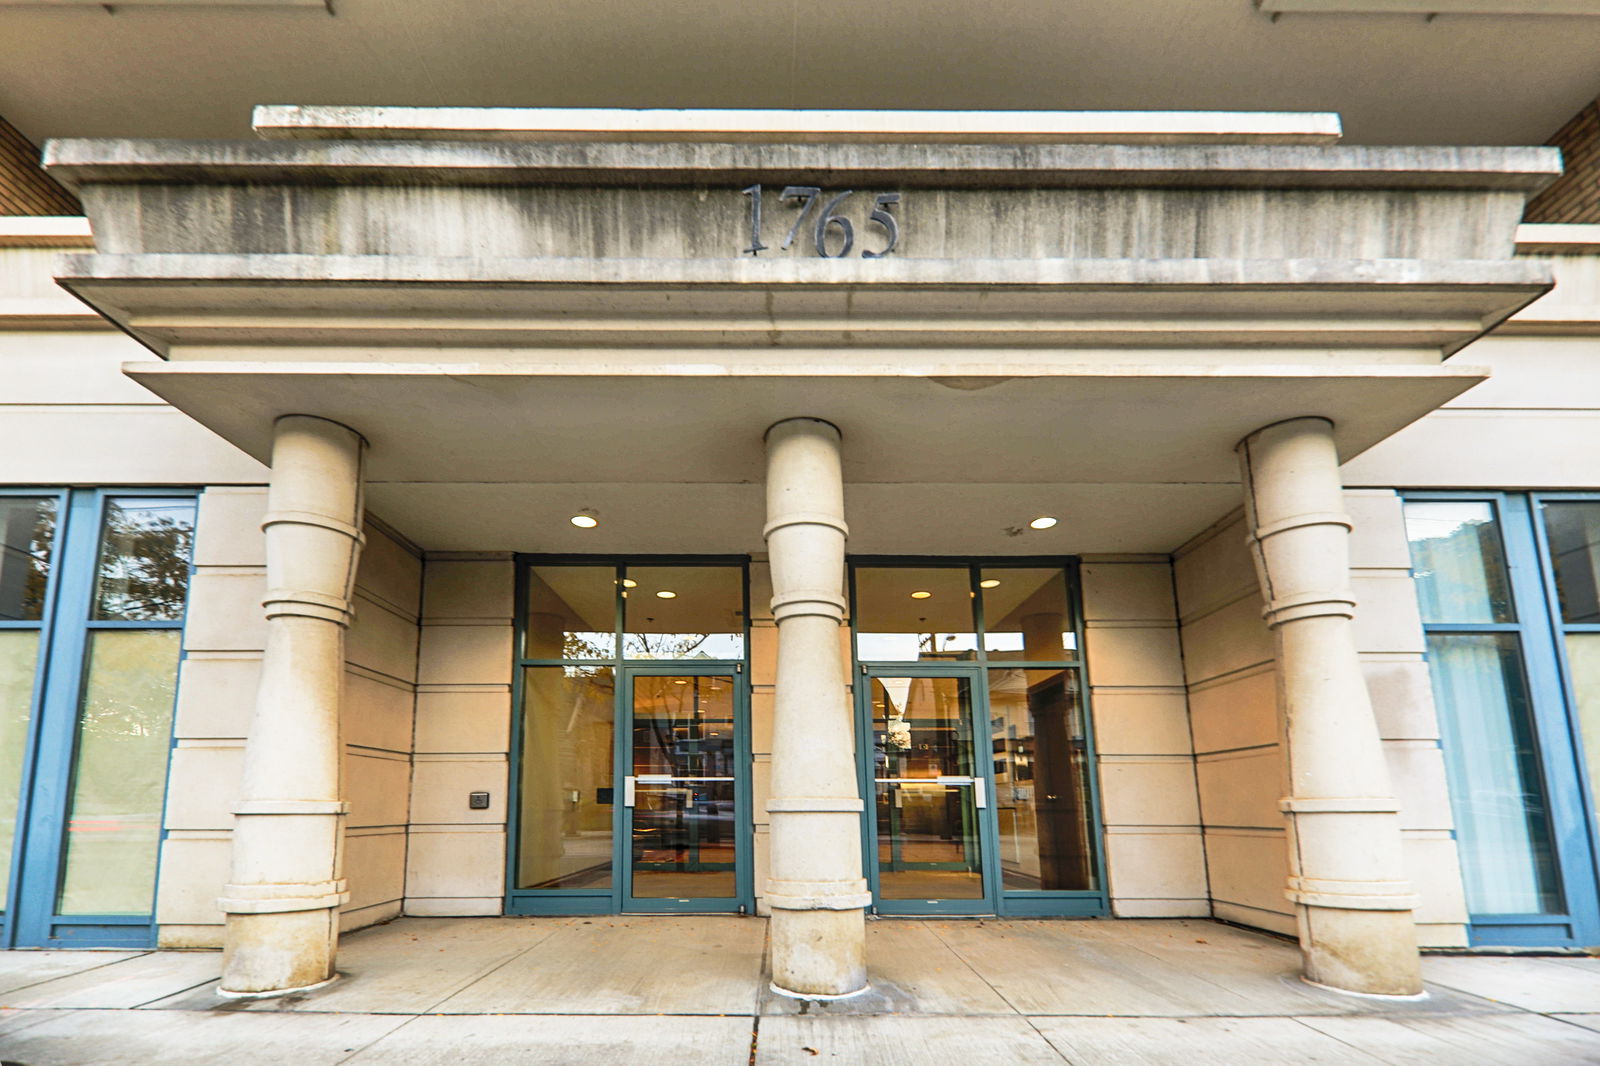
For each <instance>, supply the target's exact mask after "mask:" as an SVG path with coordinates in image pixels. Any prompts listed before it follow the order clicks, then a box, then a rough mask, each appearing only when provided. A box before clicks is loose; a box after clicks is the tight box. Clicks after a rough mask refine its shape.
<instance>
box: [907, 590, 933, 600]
mask: <svg viewBox="0 0 1600 1066" xmlns="http://www.w3.org/2000/svg"><path fill="white" fill-rule="evenodd" d="M932 595H933V593H931V592H927V591H925V590H923V589H918V590H917V591H915V592H913V593H912V594H911V598H912V599H914V600H925V599H928V598H929V597H930V596H932Z"/></svg>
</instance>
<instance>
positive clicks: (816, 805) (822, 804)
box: [767, 796, 866, 814]
mask: <svg viewBox="0 0 1600 1066" xmlns="http://www.w3.org/2000/svg"><path fill="white" fill-rule="evenodd" d="M865 807H866V805H865V804H864V803H862V802H861V801H860V800H859V799H855V798H853V797H849V796H781V797H773V798H772V799H769V800H767V813H768V814H806V813H811V814H825V813H839V814H860V813H861V812H862V811H863V810H864V809H865Z"/></svg>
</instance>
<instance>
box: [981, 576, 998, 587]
mask: <svg viewBox="0 0 1600 1066" xmlns="http://www.w3.org/2000/svg"><path fill="white" fill-rule="evenodd" d="M978 587H979V588H980V589H997V588H999V587H1000V579H999V578H997V577H986V578H984V579H983V580H982V581H980V582H978Z"/></svg>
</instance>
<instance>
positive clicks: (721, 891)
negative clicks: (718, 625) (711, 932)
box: [619, 666, 751, 912]
mask: <svg viewBox="0 0 1600 1066" xmlns="http://www.w3.org/2000/svg"><path fill="white" fill-rule="evenodd" d="M739 680H740V679H739V678H738V677H737V676H736V675H735V674H734V673H732V672H716V670H714V669H710V670H706V672H700V671H699V670H696V669H695V668H694V667H689V666H674V667H653V668H645V669H638V668H636V669H630V670H628V671H627V672H626V683H627V689H626V695H625V700H624V711H625V717H626V721H625V723H624V727H623V729H621V730H620V731H619V733H620V736H621V738H622V742H623V744H624V749H623V750H622V752H621V753H620V758H619V763H620V765H621V767H622V769H623V773H624V777H623V781H622V805H621V811H620V817H621V819H622V822H623V824H622V827H621V832H620V833H619V837H620V839H621V840H622V841H623V843H624V847H625V848H626V849H627V854H626V859H627V861H626V862H625V863H624V868H625V873H624V882H623V907H624V909H625V910H630V911H701V912H703V911H732V910H740V909H742V908H744V907H746V906H748V903H749V881H750V862H749V844H748V840H749V833H748V829H749V826H750V824H751V818H750V814H749V802H750V801H749V780H748V770H749V766H750V761H751V758H750V753H749V751H748V750H747V747H748V745H747V744H746V742H745V737H746V731H745V729H744V727H743V721H744V705H743V700H742V698H741V686H740V685H739V684H738V681H739Z"/></svg>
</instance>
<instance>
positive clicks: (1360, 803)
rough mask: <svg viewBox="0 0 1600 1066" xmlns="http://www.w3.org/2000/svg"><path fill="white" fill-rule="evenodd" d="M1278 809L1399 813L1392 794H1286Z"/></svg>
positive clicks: (1315, 811)
mask: <svg viewBox="0 0 1600 1066" xmlns="http://www.w3.org/2000/svg"><path fill="white" fill-rule="evenodd" d="M1278 809H1279V810H1280V811H1284V812H1286V813H1290V814H1399V813H1400V805H1399V804H1398V803H1396V802H1395V800H1394V797H1392V796H1285V797H1284V798H1283V799H1281V800H1279V801H1278Z"/></svg>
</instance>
